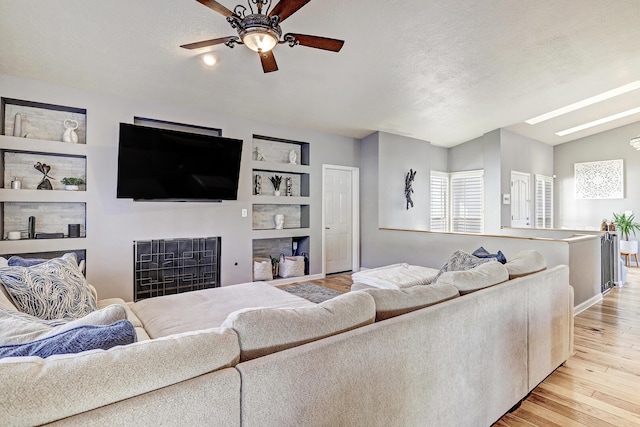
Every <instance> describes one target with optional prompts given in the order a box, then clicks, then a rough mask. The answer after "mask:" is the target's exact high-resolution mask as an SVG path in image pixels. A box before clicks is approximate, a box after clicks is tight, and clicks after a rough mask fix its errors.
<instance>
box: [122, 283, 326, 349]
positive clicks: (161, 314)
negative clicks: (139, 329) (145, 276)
mask: <svg viewBox="0 0 640 427" xmlns="http://www.w3.org/2000/svg"><path fill="white" fill-rule="evenodd" d="M308 306H311V307H314V306H315V304H314V303H312V302H310V301H307V300H306V299H304V298H300V297H298V296H295V295H293V294H290V293H289V292H285V291H283V290H282V289H278V288H275V287H273V286H271V285H269V284H267V283H262V282H256V283H244V284H241V285H231V286H223V287H221V288H212V289H203V290H200V291H194V292H185V293H182V294H176V295H166V296H161V297H155V298H149V299H145V300H141V301H138V302H136V303H134V304H132V305H131V306H130V308H131V310H132V311H133V312H134V314H135V315H136V316H137V317H138V318H139V319H140V321H141V322H142V325H143V326H144V329H145V330H146V331H147V333H148V334H149V336H150V337H151V338H154V339H155V338H158V337H165V336H168V335H173V334H178V333H182V332H187V331H197V330H199V329H208V328H214V327H218V326H220V325H221V324H222V322H224V320H225V319H226V318H227V316H228V315H229V314H230V313H233V312H234V311H236V310H240V309H243V308H249V307H281V308H286V307H291V308H293V307H308Z"/></svg>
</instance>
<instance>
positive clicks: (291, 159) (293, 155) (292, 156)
mask: <svg viewBox="0 0 640 427" xmlns="http://www.w3.org/2000/svg"><path fill="white" fill-rule="evenodd" d="M296 160H298V155H297V154H296V152H295V151H294V150H291V151H289V163H291V164H292V165H295V164H296Z"/></svg>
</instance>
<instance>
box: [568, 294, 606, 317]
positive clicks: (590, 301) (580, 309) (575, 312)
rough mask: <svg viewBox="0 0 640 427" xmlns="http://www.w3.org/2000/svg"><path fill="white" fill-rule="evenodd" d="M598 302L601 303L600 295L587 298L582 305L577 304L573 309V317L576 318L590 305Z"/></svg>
mask: <svg viewBox="0 0 640 427" xmlns="http://www.w3.org/2000/svg"><path fill="white" fill-rule="evenodd" d="M600 301H602V294H597V295H594V296H593V297H591V298H589V299H588V300H586V301H585V302H583V303H582V304H578V305H576V306H575V307H573V315H574V316H577V315H578V314H580V313H582V312H583V311H585V310H586V309H588V308H589V307H591V306H592V305H594V304H597V303H599V302H600Z"/></svg>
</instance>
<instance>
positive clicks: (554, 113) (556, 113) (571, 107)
mask: <svg viewBox="0 0 640 427" xmlns="http://www.w3.org/2000/svg"><path fill="white" fill-rule="evenodd" d="M639 88H640V80H636V81H635V82H632V83H629V84H626V85H624V86H620V87H619V88H616V89H611V90H609V91H607V92H603V93H601V94H599V95H595V96H592V97H591V98H587V99H583V100H582V101H578V102H574V103H573V104H571V105H567V106H566V107H562V108H558V109H557V110H553V111H550V112H548V113H545V114H542V115H540V116H537V117H534V118H532V119H529V120H525V123H528V124H530V125H535V124H537V123H540V122H544V121H545V120H549V119H553V118H555V117H558V116H561V115H563V114H567V113H570V112H572V111H576V110H579V109H580V108H584V107H588V106H589V105H593V104H595V103H598V102H601V101H605V100H607V99H610V98H613V97H614V96H618V95H622V94H625V93H627V92H631V91H632V90H636V89H639Z"/></svg>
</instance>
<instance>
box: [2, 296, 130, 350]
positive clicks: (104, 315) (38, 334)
mask: <svg viewBox="0 0 640 427" xmlns="http://www.w3.org/2000/svg"><path fill="white" fill-rule="evenodd" d="M126 319H127V310H126V309H125V307H123V306H121V305H117V304H114V305H110V306H108V307H105V308H103V309H101V310H97V311H94V312H92V313H90V314H88V315H86V316H84V317H82V318H80V319H75V320H71V321H67V320H43V319H40V318H38V317H35V316H31V315H30V314H27V313H22V312H20V311H13V310H3V309H0V345H13V344H24V343H28V342H31V341H36V340H39V339H41V338H46V337H50V336H52V335H55V334H59V333H61V332H64V331H68V330H70V329H73V328H77V327H78V326H85V325H94V326H105V325H111V324H112V323H115V322H117V321H119V320H126Z"/></svg>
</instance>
